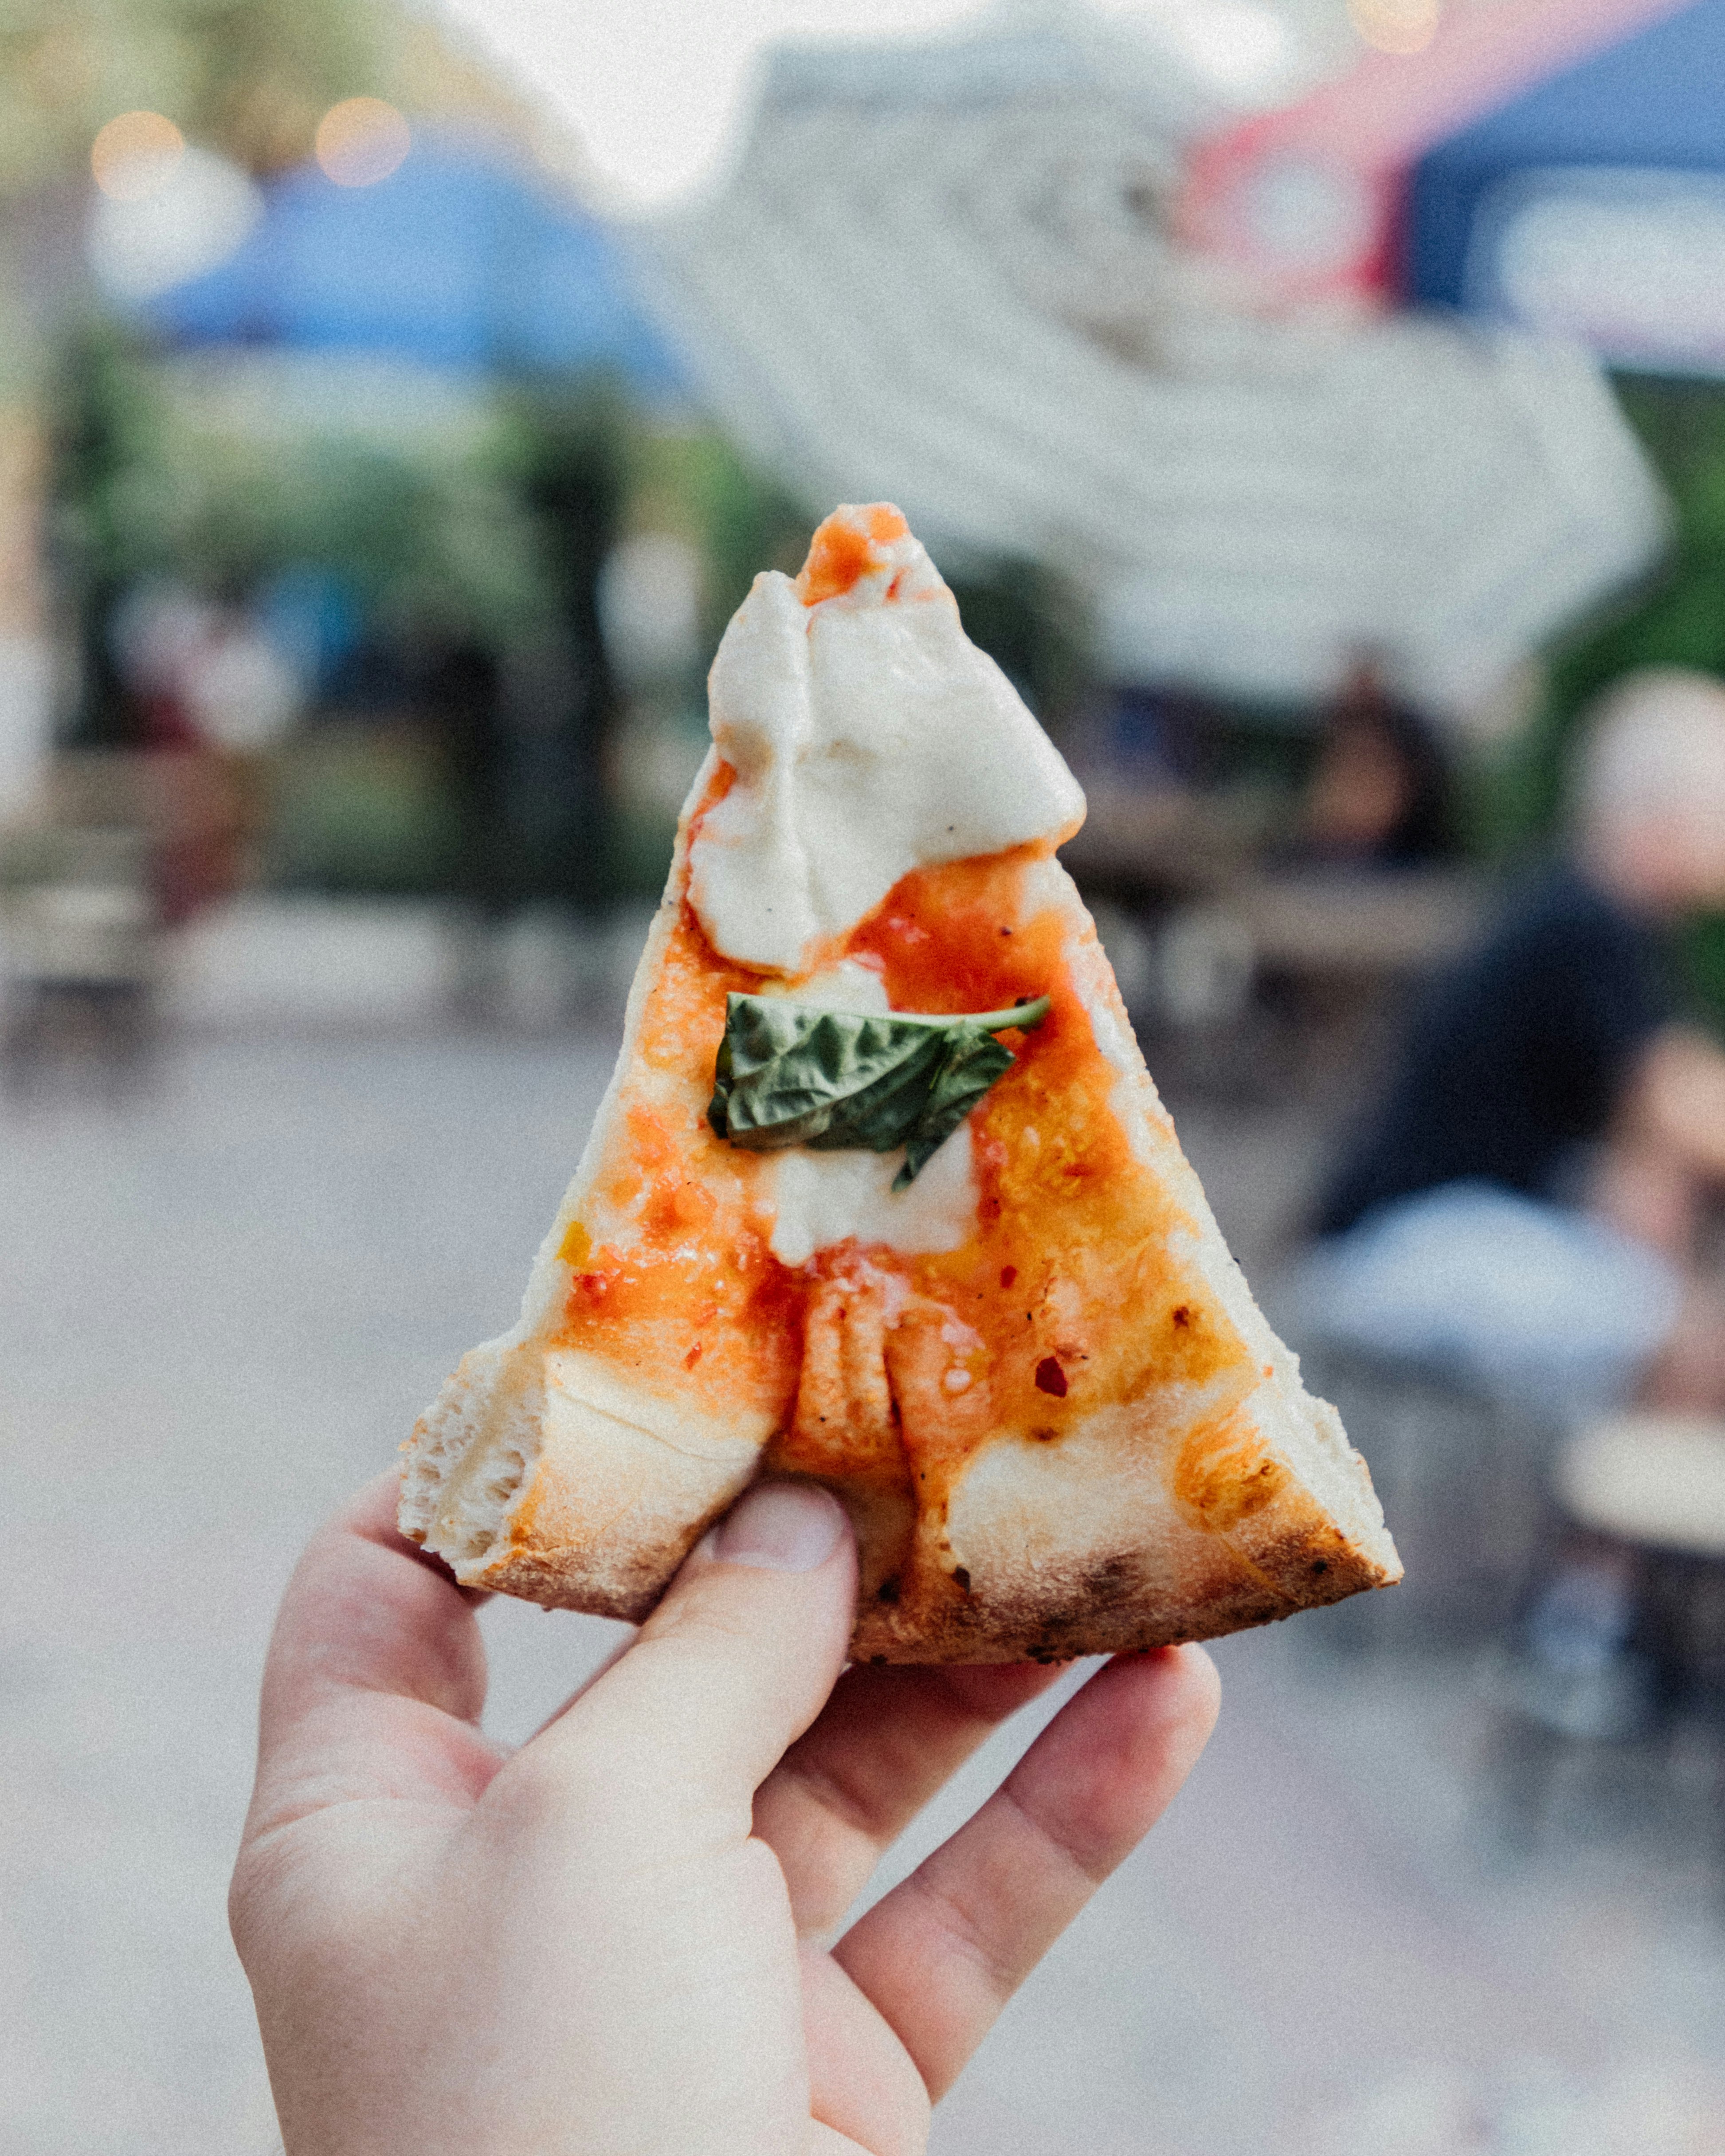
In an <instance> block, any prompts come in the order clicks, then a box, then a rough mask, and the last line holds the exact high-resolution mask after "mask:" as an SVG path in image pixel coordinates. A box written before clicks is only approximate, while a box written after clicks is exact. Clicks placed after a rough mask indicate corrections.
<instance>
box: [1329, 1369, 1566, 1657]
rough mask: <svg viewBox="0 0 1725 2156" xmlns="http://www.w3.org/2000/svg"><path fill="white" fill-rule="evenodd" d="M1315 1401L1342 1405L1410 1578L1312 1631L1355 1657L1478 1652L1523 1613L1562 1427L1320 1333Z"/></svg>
mask: <svg viewBox="0 0 1725 2156" xmlns="http://www.w3.org/2000/svg"><path fill="white" fill-rule="evenodd" d="M1299 1344H1300V1360H1301V1372H1302V1375H1303V1377H1304V1378H1305V1382H1306V1384H1307V1389H1308V1390H1310V1391H1312V1392H1313V1393H1315V1394H1317V1395H1318V1396H1319V1397H1321V1398H1322V1399H1328V1400H1332V1401H1333V1402H1334V1403H1335V1404H1336V1406H1337V1409H1339V1410H1340V1411H1341V1415H1342V1420H1343V1424H1344V1426H1345V1427H1346V1429H1347V1430H1348V1435H1349V1436H1350V1437H1351V1438H1352V1440H1353V1442H1354V1443H1355V1444H1356V1445H1358V1447H1359V1450H1361V1452H1363V1454H1364V1455H1365V1457H1366V1459H1367V1460H1368V1463H1369V1465H1370V1467H1371V1471H1372V1481H1373V1486H1374V1487H1375V1488H1376V1490H1377V1492H1378V1496H1379V1498H1380V1499H1381V1500H1382V1501H1383V1505H1384V1517H1385V1518H1386V1519H1387V1520H1388V1522H1389V1529H1390V1532H1391V1533H1392V1534H1394V1537H1395V1539H1396V1546H1397V1548H1399V1550H1400V1552H1401V1555H1402V1560H1403V1563H1404V1564H1405V1566H1406V1568H1407V1576H1406V1578H1405V1579H1404V1581H1403V1583H1402V1584H1401V1585H1400V1586H1399V1587H1397V1588H1394V1589H1391V1590H1390V1591H1389V1593H1387V1594H1366V1595H1359V1596H1356V1597H1355V1598H1354V1599H1353V1600H1351V1601H1348V1602H1344V1603H1341V1604H1337V1606H1336V1607H1335V1608H1334V1609H1328V1610H1325V1611H1323V1612H1321V1613H1316V1614H1314V1617H1313V1618H1312V1619H1311V1620H1301V1622H1302V1625H1307V1624H1308V1623H1309V1624H1311V1625H1312V1626H1313V1628H1314V1630H1313V1636H1317V1633H1318V1632H1319V1631H1321V1632H1322V1635H1323V1636H1324V1637H1326V1638H1327V1640H1328V1642H1329V1644H1330V1645H1332V1647H1335V1648H1337V1649H1340V1650H1343V1651H1349V1652H1355V1653H1358V1652H1395V1653H1416V1654H1420V1653H1432V1652H1445V1651H1449V1652H1454V1651H1455V1650H1474V1651H1477V1650H1480V1649H1481V1648H1483V1647H1485V1646H1486V1645H1488V1644H1489V1643H1490V1642H1491V1641H1493V1640H1497V1638H1499V1637H1500V1636H1501V1635H1502V1632H1503V1630H1504V1628H1505V1626H1506V1625H1507V1624H1508V1622H1509V1621H1510V1619H1511V1617H1512V1614H1513V1612H1514V1610H1515V1608H1516V1605H1517V1597H1518V1594H1520V1592H1521V1591H1522V1587H1523V1585H1524V1583H1525V1581H1526V1579H1527V1570H1528V1566H1529V1564H1530V1563H1531V1562H1532V1554H1533V1553H1534V1551H1535V1550H1536V1549H1537V1548H1538V1547H1539V1546H1540V1543H1541V1539H1542V1535H1543V1527H1544V1523H1545V1519H1546V1507H1547V1499H1546V1494H1545V1493H1546V1490H1547V1486H1548V1476H1549V1474H1550V1469H1551V1462H1552V1460H1553V1455H1554V1454H1555V1453H1556V1451H1557V1450H1558V1445H1559V1443H1560V1441H1561V1433H1560V1431H1559V1429H1558V1425H1557V1424H1556V1422H1555V1421H1554V1420H1549V1419H1545V1418H1543V1417H1542V1416H1541V1415H1539V1414H1535V1413H1533V1412H1531V1411H1530V1410H1529V1409H1527V1408H1525V1407H1522V1406H1518V1405H1517V1404H1513V1403H1512V1402H1509V1401H1507V1400H1504V1399H1499V1398H1497V1397H1494V1396H1493V1395H1491V1394H1488V1393H1487V1392H1486V1391H1485V1390H1484V1389H1481V1388H1479V1387H1476V1386H1474V1385H1471V1384H1470V1383H1466V1381H1464V1380H1462V1379H1461V1378H1457V1377H1456V1376H1455V1374H1454V1373H1451V1372H1450V1371H1447V1370H1445V1369H1442V1368H1437V1367H1435V1366H1432V1365H1429V1364H1425V1363H1416V1362H1413V1361H1409V1360H1404V1359H1400V1358H1391V1357H1388V1356H1375V1355H1371V1354H1368V1353H1364V1352H1363V1351H1362V1350H1360V1349H1359V1348H1358V1347H1353V1346H1347V1347H1344V1346H1342V1345H1340V1344H1337V1343H1335V1342H1327V1341H1325V1340H1323V1339H1322V1337H1315V1338H1314V1337H1312V1336H1311V1335H1310V1334H1309V1333H1307V1334H1306V1335H1305V1337H1301V1340H1300V1343H1299Z"/></svg>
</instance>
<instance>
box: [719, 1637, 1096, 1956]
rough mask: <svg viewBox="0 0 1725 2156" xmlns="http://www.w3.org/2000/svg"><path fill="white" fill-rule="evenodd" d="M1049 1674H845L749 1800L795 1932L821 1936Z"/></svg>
mask: <svg viewBox="0 0 1725 2156" xmlns="http://www.w3.org/2000/svg"><path fill="white" fill-rule="evenodd" d="M1060 1674H1061V1672H1060V1671H1059V1670H1058V1669H1048V1668H1044V1667H1041V1666H1039V1665H1038V1664H1036V1663H1034V1662H999V1663H977V1664H973V1665H966V1664H962V1663H960V1664H947V1665H945V1666H940V1667H934V1668H885V1669H882V1668H875V1667H873V1666H863V1665H858V1666H853V1667H851V1668H850V1669H848V1670H847V1671H845V1674H844V1676H842V1677H840V1678H839V1682H838V1684H837V1685H836V1686H834V1690H833V1695H832V1697H831V1698H830V1699H829V1701H828V1702H827V1704H826V1706H825V1707H824V1709H823V1711H822V1712H821V1715H820V1717H819V1720H818V1721H817V1722H815V1723H814V1727H812V1728H811V1729H810V1730H809V1732H808V1733H807V1735H806V1736H803V1737H802V1738H798V1741H797V1743H794V1744H793V1746H792V1747H791V1748H790V1750H789V1751H788V1752H787V1753H785V1755H784V1757H783V1759H782V1760H780V1762H779V1763H778V1766H777V1767H776V1768H774V1769H773V1772H772V1774H769V1775H768V1778H767V1779H766V1780H765V1781H764V1782H763V1783H762V1784H761V1787H760V1788H759V1789H757V1791H756V1793H755V1832H756V1834H757V1835H759V1837H760V1838H761V1840H762V1841H764V1842H766V1843H767V1844H768V1846H769V1847H770V1848H771V1849H772V1850H773V1854H774V1855H775V1856H777V1857H778V1861H779V1865H780V1867H781V1868H782V1870H783V1872H784V1876H785V1881H786V1884H787V1885H788V1887H789V1889H790V1895H791V1907H792V1909H793V1911H794V1912H795V1915H796V1920H797V1928H798V1931H800V1932H802V1933H805V1934H807V1933H819V1932H824V1931H828V1930H830V1929H831V1928H832V1927H833V1926H834V1925H835V1924H836V1923H837V1922H839V1918H840V1917H842V1916H843V1915H844V1913H845V1911H846V1909H848V1908H849V1907H850V1904H851V1903H852V1902H854V1901H855V1898H856V1897H857V1895H858V1894H859V1893H860V1892H861V1891H862V1888H863V1886H865V1883H866V1882H867V1880H868V1876H869V1874H870V1872H871V1871H873V1870H874V1868H875V1864H876V1862H877V1861H879V1859H880V1854H881V1852H882V1851H883V1850H885V1849H886V1845H887V1844H888V1843H889V1842H891V1840H893V1839H894V1837H895V1836H896V1835H898V1834H900V1833H901V1831H902V1830H904V1828H905V1827H906V1826H907V1825H909V1824H910V1822H911V1820H913V1819H914V1818H915V1817H916V1814H917V1813H918V1812H919V1811H921V1810H922V1807H923V1805H924V1804H927V1802H928V1801H929V1799H931V1798H932V1797H933V1796H934V1795H936V1794H937V1792H938V1791H939V1790H940V1789H941V1788H942V1785H943V1784H945V1783H946V1782H947V1780H948V1779H949V1778H950V1777H951V1776H952V1774H954V1773H955V1772H956V1771H957V1768H960V1767H962V1766H963V1763H964V1762H965V1761H966V1760H967V1759H968V1758H969V1757H970V1755H971V1754H972V1753H973V1752H974V1751H975V1750H976V1749H977V1748H978V1746H979V1745H980V1744H982V1743H984V1742H985V1741H986V1739H987V1738H989V1737H990V1736H992V1735H993V1732H994V1731H995V1730H996V1729H998V1728H999V1726H1000V1724H1001V1723H1002V1722H1004V1721H1006V1720H1007V1718H1008V1717H1009V1716H1011V1715H1013V1714H1015V1713H1016V1712H1018V1710H1019V1707H1023V1706H1024V1705H1025V1703H1026V1702H1028V1701H1030V1700H1032V1699H1034V1697H1036V1695H1037V1694H1038V1693H1039V1692H1040V1691H1046V1690H1047V1688H1048V1686H1050V1684H1052V1683H1053V1682H1054V1681H1055V1679H1056V1678H1057V1677H1058V1676H1060Z"/></svg>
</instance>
